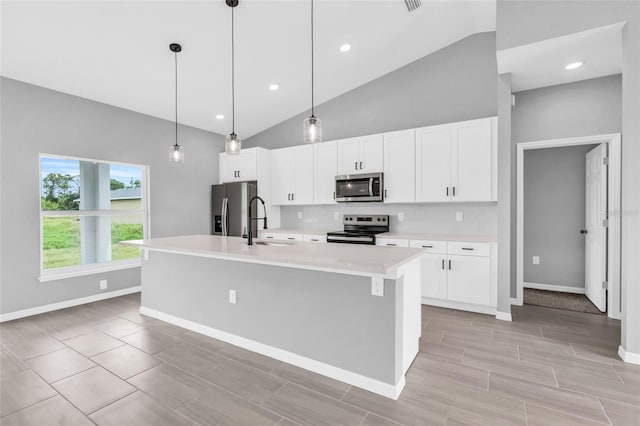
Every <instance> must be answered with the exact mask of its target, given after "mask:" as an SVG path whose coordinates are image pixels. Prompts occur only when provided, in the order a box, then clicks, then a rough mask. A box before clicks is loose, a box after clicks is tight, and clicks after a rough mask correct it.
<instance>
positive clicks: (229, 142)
mask: <svg viewBox="0 0 640 426" xmlns="http://www.w3.org/2000/svg"><path fill="white" fill-rule="evenodd" d="M225 2H226V3H227V6H229V7H230V8H231V134H230V135H228V136H227V137H226V138H225V140H224V152H226V153H227V154H232V155H237V154H240V146H241V143H242V141H241V140H240V138H239V137H238V135H236V76H235V59H236V57H235V43H234V39H233V9H234V8H235V7H236V6H237V5H238V0H225Z"/></svg>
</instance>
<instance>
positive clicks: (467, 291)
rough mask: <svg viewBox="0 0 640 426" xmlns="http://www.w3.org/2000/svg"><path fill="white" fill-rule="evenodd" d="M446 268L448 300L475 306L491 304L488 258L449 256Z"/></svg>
mask: <svg viewBox="0 0 640 426" xmlns="http://www.w3.org/2000/svg"><path fill="white" fill-rule="evenodd" d="M449 262H451V263H450V265H451V266H450V269H449ZM446 266H447V273H448V277H447V295H448V299H449V300H452V301H456V302H464V303H474V304H477V305H489V304H490V303H491V266H490V262H489V258H488V257H480V256H449V259H448V261H447V265H446Z"/></svg>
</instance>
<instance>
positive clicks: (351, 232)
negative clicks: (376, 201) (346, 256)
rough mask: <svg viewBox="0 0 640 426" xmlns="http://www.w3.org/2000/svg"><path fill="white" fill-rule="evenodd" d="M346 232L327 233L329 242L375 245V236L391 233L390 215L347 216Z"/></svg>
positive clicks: (345, 220)
mask: <svg viewBox="0 0 640 426" xmlns="http://www.w3.org/2000/svg"><path fill="white" fill-rule="evenodd" d="M342 223H343V224H344V230H342V231H333V232H327V242H332V243H355V244H371V245H373V244H375V241H376V240H375V238H376V237H375V236H376V235H377V234H381V233H383V232H389V216H388V215H345V216H344V219H343V220H342Z"/></svg>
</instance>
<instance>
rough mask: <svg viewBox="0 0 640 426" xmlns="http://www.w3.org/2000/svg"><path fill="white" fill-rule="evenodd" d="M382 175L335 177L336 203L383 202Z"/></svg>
mask: <svg viewBox="0 0 640 426" xmlns="http://www.w3.org/2000/svg"><path fill="white" fill-rule="evenodd" d="M382 185H383V180H382V173H371V174H362V175H342V176H336V201H337V202H343V203H344V202H351V201H383V199H382V193H383V190H382Z"/></svg>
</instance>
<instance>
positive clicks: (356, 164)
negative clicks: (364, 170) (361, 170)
mask: <svg viewBox="0 0 640 426" xmlns="http://www.w3.org/2000/svg"><path fill="white" fill-rule="evenodd" d="M355 168H356V170H358V162H357V161H356V162H355Z"/></svg>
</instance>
